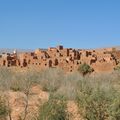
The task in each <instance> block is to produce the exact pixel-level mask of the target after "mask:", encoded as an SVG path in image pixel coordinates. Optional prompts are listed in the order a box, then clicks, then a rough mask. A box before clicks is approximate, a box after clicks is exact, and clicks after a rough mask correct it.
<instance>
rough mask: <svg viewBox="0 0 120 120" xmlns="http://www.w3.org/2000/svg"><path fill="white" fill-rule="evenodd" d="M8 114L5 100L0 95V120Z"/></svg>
mask: <svg viewBox="0 0 120 120" xmlns="http://www.w3.org/2000/svg"><path fill="white" fill-rule="evenodd" d="M7 115H8V108H7V106H6V102H5V100H4V98H3V97H2V96H0V120H6V117H7Z"/></svg>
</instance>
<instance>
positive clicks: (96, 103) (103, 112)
mask: <svg viewBox="0 0 120 120" xmlns="http://www.w3.org/2000/svg"><path fill="white" fill-rule="evenodd" d="M93 84H94V86H93V85H92V84H91V82H90V81H86V80H84V81H81V82H80V83H79V87H80V88H79V90H78V92H77V103H78V107H79V110H80V113H81V114H82V116H83V117H84V119H86V120H120V97H118V96H119V94H120V93H119V92H117V91H115V90H114V89H113V88H112V87H110V86H109V83H108V86H109V87H107V86H106V87H105V86H104V87H103V85H102V83H100V81H97V80H96V82H94V81H93Z"/></svg>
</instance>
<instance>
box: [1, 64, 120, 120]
mask: <svg viewBox="0 0 120 120" xmlns="http://www.w3.org/2000/svg"><path fill="white" fill-rule="evenodd" d="M81 68H82V69H81ZM81 68H80V69H81V70H85V71H83V74H84V75H81V74H80V71H76V72H72V73H64V72H63V71H62V70H60V69H54V68H51V69H46V70H42V71H40V70H34V69H29V70H28V69H25V70H23V69H22V70H21V71H20V70H17V69H16V68H14V69H11V68H5V67H3V68H0V120H120V71H119V70H116V71H113V72H112V73H107V74H100V73H99V74H95V73H91V74H87V73H89V72H91V70H92V69H91V68H90V67H89V66H87V65H83V66H81ZM80 69H79V70H80ZM81 72H82V71H81ZM86 74H87V75H86ZM71 103H72V104H71ZM75 105H76V106H77V107H76V106H75ZM68 106H69V107H68Z"/></svg>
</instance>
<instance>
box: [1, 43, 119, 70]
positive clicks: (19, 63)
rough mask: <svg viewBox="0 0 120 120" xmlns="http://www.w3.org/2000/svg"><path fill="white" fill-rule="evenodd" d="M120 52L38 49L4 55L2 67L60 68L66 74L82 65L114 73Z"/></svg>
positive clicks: (62, 48) (58, 48) (109, 49)
mask: <svg viewBox="0 0 120 120" xmlns="http://www.w3.org/2000/svg"><path fill="white" fill-rule="evenodd" d="M119 61H120V50H118V49H116V48H103V49H88V50H87V49H72V48H64V47H63V46H62V45H59V46H57V47H50V48H48V49H44V50H43V49H37V50H35V51H34V52H24V53H17V51H16V50H15V51H13V53H2V54H0V66H1V67H3V66H6V67H20V68H21V69H22V68H24V67H27V68H29V67H31V66H32V67H34V68H40V69H46V68H60V69H63V70H64V71H65V72H72V71H75V70H77V69H78V67H79V66H80V64H83V63H86V64H88V65H90V66H91V67H92V68H93V69H94V71H95V72H106V71H113V70H114V68H115V67H116V66H117V65H118V64H119Z"/></svg>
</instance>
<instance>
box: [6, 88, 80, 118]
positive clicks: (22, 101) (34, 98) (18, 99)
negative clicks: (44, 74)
mask: <svg viewBox="0 0 120 120" xmlns="http://www.w3.org/2000/svg"><path fill="white" fill-rule="evenodd" d="M6 95H7V96H8V97H9V104H10V108H11V117H12V120H20V118H23V116H24V113H25V105H26V101H27V97H26V95H25V94H24V93H22V92H13V91H9V92H7V93H6ZM48 99H49V93H47V92H44V91H42V90H41V87H40V86H33V87H32V88H31V90H30V96H29V98H28V109H27V111H28V112H27V117H26V118H27V120H31V119H32V118H33V117H34V116H36V113H37V111H38V106H39V105H42V104H43V103H44V102H46V101H47V100H48ZM67 108H68V110H67V111H68V112H69V115H70V118H69V119H70V120H82V119H81V117H80V115H79V113H78V108H77V105H76V103H75V102H74V101H68V104H67ZM31 113H32V116H31ZM8 120H9V119H8Z"/></svg>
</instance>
